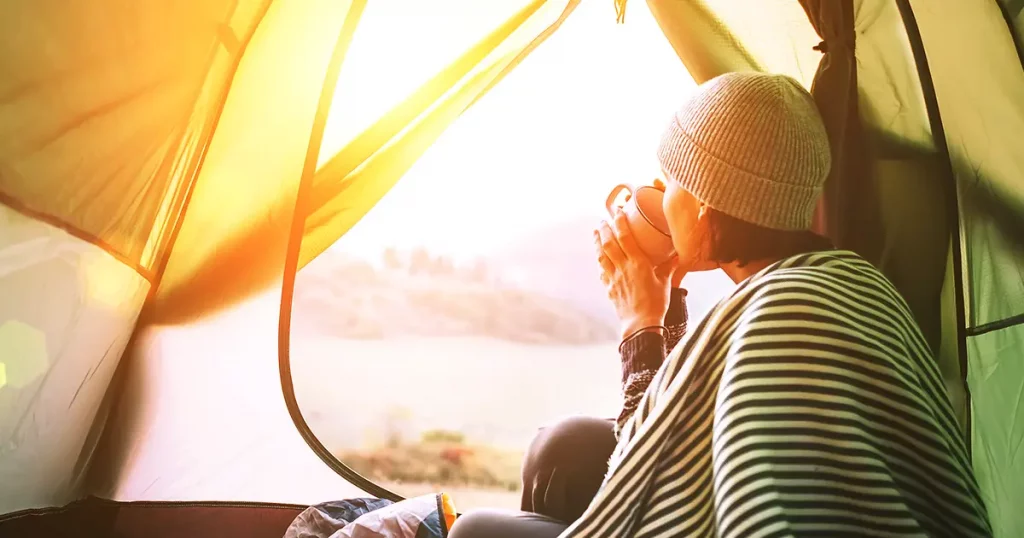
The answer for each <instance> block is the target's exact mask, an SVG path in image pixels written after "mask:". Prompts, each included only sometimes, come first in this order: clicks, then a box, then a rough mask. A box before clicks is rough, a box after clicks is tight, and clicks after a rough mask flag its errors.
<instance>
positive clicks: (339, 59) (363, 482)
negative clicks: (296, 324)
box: [278, 0, 402, 502]
mask: <svg viewBox="0 0 1024 538" xmlns="http://www.w3.org/2000/svg"><path fill="white" fill-rule="evenodd" d="M364 7H366V0H352V3H351V4H350V5H349V9H348V13H346V15H345V22H344V23H342V26H341V30H340V31H339V32H338V41H337V43H336V44H335V46H334V52H333V53H332V55H331V60H330V64H329V65H328V67H327V73H326V75H325V76H324V83H323V89H322V90H321V92H320V102H319V103H318V104H317V110H316V116H315V118H314V120H313V127H312V129H311V130H310V135H309V146H308V147H307V150H306V160H305V163H304V164H303V168H302V176H301V178H300V179H299V185H298V189H297V192H296V199H295V210H294V212H293V214H292V223H291V230H290V232H289V234H290V235H289V240H288V251H287V254H286V257H285V262H284V280H283V282H282V284H281V306H280V317H279V323H278V368H279V370H280V375H281V391H282V393H283V395H284V400H285V405H286V406H287V407H288V414H289V415H290V416H291V418H292V422H293V423H294V424H295V429H297V430H298V431H299V435H301V436H302V439H303V440H304V441H306V444H307V445H309V448H311V449H312V450H313V452H314V453H315V454H316V455H317V457H319V458H320V460H321V461H323V462H324V463H325V464H326V465H327V466H328V467H330V468H331V470H332V471H334V472H335V473H337V474H338V475H340V476H341V477H343V478H344V479H345V480H348V481H349V482H350V483H351V484H352V485H354V486H356V487H358V488H359V489H361V490H363V491H365V492H367V493H369V494H370V495H373V496H375V497H378V498H381V499H387V500H391V501H396V502H397V501H400V500H402V497H401V496H400V495H398V494H397V493H394V492H392V491H389V490H388V489H386V488H384V487H381V486H379V485H377V484H375V483H374V482H373V481H371V480H368V479H367V478H366V477H364V476H362V475H360V474H359V473H357V472H355V471H354V470H352V469H351V468H350V467H349V466H348V465H345V464H344V463H342V462H341V461H340V460H338V458H337V457H335V456H334V454H331V452H330V450H328V449H327V447H325V446H324V445H323V443H321V442H320V440H319V439H318V438H317V436H316V434H314V433H313V431H312V430H311V429H310V427H309V424H307V423H306V419H305V418H304V417H303V416H302V410H301V409H299V404H298V401H297V400H296V398H295V386H294V384H293V383H292V372H291V357H290V351H291V317H292V308H291V307H292V298H293V296H294V293H295V273H296V271H297V270H298V263H299V252H300V245H301V243H302V235H303V231H304V230H305V228H306V214H307V213H308V212H309V205H310V201H311V200H310V193H311V191H312V189H311V187H312V183H313V175H314V174H315V172H316V164H317V160H318V158H319V156H320V145H321V142H322V141H323V135H324V129H325V127H326V126H327V115H328V112H330V109H331V101H332V100H333V97H334V91H335V88H336V87H337V84H338V75H339V74H340V72H341V64H342V63H343V62H344V60H345V53H346V52H347V51H348V47H349V45H350V44H351V42H352V38H353V36H354V34H355V31H356V27H357V26H358V25H359V19H360V17H361V16H362V13H363V8H364Z"/></svg>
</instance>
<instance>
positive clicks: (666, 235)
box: [633, 185, 672, 238]
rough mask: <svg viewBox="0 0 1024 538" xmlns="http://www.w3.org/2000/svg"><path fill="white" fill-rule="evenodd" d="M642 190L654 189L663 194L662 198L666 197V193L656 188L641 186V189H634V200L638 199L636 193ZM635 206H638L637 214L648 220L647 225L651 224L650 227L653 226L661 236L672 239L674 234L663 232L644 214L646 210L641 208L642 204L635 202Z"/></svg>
mask: <svg viewBox="0 0 1024 538" xmlns="http://www.w3.org/2000/svg"><path fill="white" fill-rule="evenodd" d="M640 189H654V190H656V191H658V192H661V193H662V196H664V194H665V193H664V192H663V191H662V190H661V189H656V188H654V187H653V186H651V185H641V186H639V187H636V188H635V189H633V198H634V200H636V198H637V195H636V193H637V192H638V191H640ZM633 205H635V206H636V212H637V213H640V216H641V217H643V218H644V220H646V221H647V224H650V225H651V228H654V230H655V231H657V232H658V233H660V234H661V235H663V236H665V237H668V238H671V237H672V234H671V233H668V232H663V231H662V230H661V228H659V227H658V225H657V224H655V223H654V222H652V221H651V218H650V217H648V216H647V214H646V213H644V210H643V208H642V207H640V204H639V203H638V202H636V201H634V202H633Z"/></svg>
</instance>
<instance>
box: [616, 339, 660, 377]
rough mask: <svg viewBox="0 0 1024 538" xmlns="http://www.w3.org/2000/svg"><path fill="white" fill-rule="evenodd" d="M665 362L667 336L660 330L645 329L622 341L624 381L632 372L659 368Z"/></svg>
mask: <svg viewBox="0 0 1024 538" xmlns="http://www.w3.org/2000/svg"><path fill="white" fill-rule="evenodd" d="M663 362H665V337H664V335H662V334H661V333H660V332H656V331H644V332H641V333H639V334H636V335H634V336H633V337H631V338H630V339H629V340H626V341H625V342H623V343H622V382H623V383H625V382H626V380H627V379H629V376H630V374H634V373H638V372H643V371H645V370H657V369H659V368H661V363H663Z"/></svg>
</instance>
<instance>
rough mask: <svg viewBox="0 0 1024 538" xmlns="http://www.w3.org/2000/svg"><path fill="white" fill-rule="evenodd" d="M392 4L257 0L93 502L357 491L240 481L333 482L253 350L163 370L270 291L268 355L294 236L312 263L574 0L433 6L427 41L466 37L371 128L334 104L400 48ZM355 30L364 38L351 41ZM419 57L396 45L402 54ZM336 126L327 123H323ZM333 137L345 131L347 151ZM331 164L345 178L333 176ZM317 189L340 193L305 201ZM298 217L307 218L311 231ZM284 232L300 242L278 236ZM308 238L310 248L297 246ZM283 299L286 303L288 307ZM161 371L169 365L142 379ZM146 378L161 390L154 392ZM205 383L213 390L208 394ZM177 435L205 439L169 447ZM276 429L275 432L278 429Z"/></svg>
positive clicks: (126, 379)
mask: <svg viewBox="0 0 1024 538" xmlns="http://www.w3.org/2000/svg"><path fill="white" fill-rule="evenodd" d="M405 3H408V0H401V1H392V2H391V3H390V5H389V4H388V2H387V1H382V2H376V3H368V2H363V1H356V0H353V1H352V2H347V3H338V2H330V1H317V2H294V3H293V2H274V3H272V4H271V5H270V8H269V10H268V11H267V13H266V15H265V16H264V17H263V20H262V22H261V24H260V25H259V26H258V28H257V29H256V32H255V33H254V35H253V36H252V38H251V41H250V42H249V44H248V46H247V49H246V53H245V55H244V56H243V58H242V60H241V62H240V64H239V66H238V70H237V73H236V75H235V77H234V81H233V83H232V86H231V90H230V93H229V94H228V97H227V101H226V104H225V106H224V110H223V112H222V114H221V117H220V122H219V126H218V129H217V132H216V133H215V135H214V138H213V140H212V142H211V144H210V147H209V149H208V151H207V154H206V158H205V162H204V165H203V168H202V170H201V172H200V175H199V177H198V179H197V181H196V184H195V186H194V189H193V190H192V193H191V198H190V200H189V201H188V204H187V206H186V211H185V217H184V220H183V223H182V226H181V229H180V232H179V233H178V237H177V240H176V242H175V244H174V248H173V250H172V251H171V255H170V260H169V263H168V265H167V268H166V271H165V272H164V274H163V280H162V281H161V284H160V289H159V290H158V291H157V292H156V294H155V295H154V296H153V297H152V298H151V301H150V303H149V306H148V311H147V312H146V314H145V315H146V317H145V319H144V321H143V322H142V327H141V328H140V329H139V330H138V331H137V334H136V338H135V346H134V347H133V348H132V349H131V351H130V352H129V354H128V360H129V365H128V366H126V367H125V368H124V370H123V372H122V374H123V375H122V380H121V385H122V386H123V392H121V394H120V396H119V397H118V398H116V399H115V401H113V402H111V415H110V418H109V420H108V421H107V422H106V424H105V426H104V427H105V431H104V433H103V436H102V443H101V445H100V447H99V448H98V449H97V451H96V453H97V456H96V462H95V463H94V465H93V469H92V473H91V480H90V486H91V490H92V491H94V492H96V493H97V494H100V495H103V496H106V497H112V498H117V499H138V498H149V499H164V498H175V497H177V498H181V496H183V495H189V496H192V495H200V496H206V497H210V498H219V499H245V498H257V499H261V500H262V499H265V500H280V499H282V498H285V497H283V496H284V495H286V494H287V495H288V497H287V498H288V499H289V500H295V499H302V500H313V501H315V500H316V499H317V498H320V499H322V498H324V496H325V495H330V494H329V493H326V492H328V491H334V492H336V493H334V495H357V494H358V490H355V491H353V490H354V488H353V487H351V486H349V487H348V488H345V489H341V488H339V487H338V486H337V485H336V484H335V483H334V482H330V481H325V477H323V476H321V480H319V481H318V480H312V482H315V484H306V485H304V487H303V488H302V491H301V496H298V497H296V495H297V494H298V493H299V492H288V493H286V492H281V491H277V492H273V491H267V490H266V489H265V488H261V485H260V484H254V483H252V481H253V480H257V477H255V476H251V473H249V474H246V472H245V471H244V470H242V469H238V462H239V457H238V456H237V454H238V453H245V454H248V455H256V454H268V455H269V454H273V455H272V456H270V457H273V458H281V457H284V458H288V459H289V462H290V465H291V466H290V467H288V466H282V467H280V468H281V469H289V468H295V466H299V467H302V468H303V469H306V468H311V469H315V470H316V471H317V472H319V473H321V475H323V474H326V475H328V476H327V477H326V478H333V479H336V480H337V481H341V479H340V477H338V476H335V475H331V474H330V473H329V472H328V473H324V472H323V471H325V470H324V469H323V468H322V466H318V465H317V463H319V462H315V461H314V462H313V463H310V462H309V461H308V460H310V459H314V460H315V458H313V454H311V453H310V452H309V450H308V448H307V447H305V446H302V444H301V439H300V438H299V437H298V436H297V435H295V429H294V426H293V425H292V424H291V423H288V422H287V414H286V413H284V405H283V403H282V402H279V401H278V400H279V399H280V398H279V396H276V395H277V394H279V393H278V392H277V391H278V388H277V387H276V386H275V387H274V388H273V394H270V395H269V396H268V395H267V392H266V390H265V389H266V387H267V382H273V383H277V379H276V371H273V370H269V369H275V370H276V365H275V364H268V363H266V362H265V361H259V360H258V359H259V358H260V357H265V356H266V354H265V353H256V352H255V350H253V349H251V346H249V344H250V342H246V343H245V344H242V343H219V342H211V343H210V353H211V354H213V355H217V357H216V358H203V357H198V358H193V357H189V358H184V357H177V358H176V357H174V356H173V350H174V349H175V346H174V343H173V341H174V339H175V338H176V335H180V334H182V333H190V332H192V331H195V332H197V333H201V334H204V335H206V334H209V331H210V330H212V328H209V327H207V328H204V327H203V326H202V324H198V323H196V324H193V323H190V322H191V320H193V319H194V318H196V317H199V316H206V315H208V314H210V313H212V312H215V311H217V310H219V309H223V308H224V307H225V306H227V305H230V304H231V303H232V302H233V301H240V300H247V299H248V298H250V297H251V296H252V295H253V294H254V293H255V292H261V291H264V290H267V289H269V290H270V293H269V294H268V295H267V296H262V297H260V298H259V299H258V300H259V301H261V304H263V303H262V302H265V303H268V304H271V303H272V305H271V306H272V308H273V310H272V311H269V310H268V311H266V312H264V311H262V310H261V312H263V313H264V314H266V317H261V318H259V319H247V320H246V321H245V323H246V324H247V325H246V326H247V327H248V329H249V330H250V331H252V332H253V333H256V334H259V335H260V338H258V339H257V338H255V337H254V338H253V339H252V341H254V342H260V343H261V344H260V346H266V345H271V346H272V345H274V343H273V339H272V338H273V335H274V328H275V325H276V324H277V314H278V310H277V307H278V304H279V303H280V302H281V292H280V289H281V288H280V283H281V280H282V275H283V273H284V269H285V256H286V253H290V255H291V256H293V258H292V260H293V263H297V262H298V260H299V254H300V253H299V250H298V249H299V248H300V243H299V240H301V241H302V244H301V248H302V249H303V254H302V256H303V258H304V259H303V261H308V259H309V258H311V257H312V256H313V255H315V254H317V253H318V249H319V248H322V247H323V246H326V245H329V244H330V243H332V242H333V241H334V240H336V239H337V237H339V236H340V235H341V234H342V233H344V232H345V231H346V230H347V229H348V227H349V226H351V224H352V223H354V222H355V221H356V220H358V218H359V217H361V216H362V215H363V214H365V212H366V211H368V210H369V209H370V207H372V205H373V204H374V203H375V202H376V201H377V200H378V199H379V197H380V196H382V195H383V193H384V192H386V190H387V189H388V188H389V187H390V186H391V185H393V184H394V182H395V181H396V180H397V179H398V178H399V177H400V175H401V173H402V172H403V171H404V170H405V168H407V167H408V166H409V165H410V164H411V162H412V161H413V160H414V159H415V158H416V157H417V156H418V155H419V154H420V153H422V151H423V150H424V149H425V148H426V147H428V146H429V145H430V143H431V142H432V141H433V140H434V139H435V138H436V137H437V136H438V135H439V134H440V133H441V132H442V131H443V130H444V128H445V127H446V126H447V125H449V124H450V123H451V122H452V121H453V120H454V119H455V118H456V117H458V114H459V113H461V112H462V111H463V110H465V109H466V107H468V106H470V105H471V104H472V103H473V102H474V101H475V100H477V99H478V98H480V97H481V96H482V95H484V93H485V92H486V91H487V90H488V89H490V88H491V87H493V85H494V84H496V83H497V82H498V81H499V80H500V78H501V76H502V75H503V74H505V73H506V72H508V70H509V69H512V68H513V67H514V66H515V65H516V63H517V62H519V61H521V60H522V59H523V58H524V57H525V55H526V54H528V53H529V52H530V51H532V50H533V49H534V48H535V47H536V46H537V45H538V44H539V43H540V42H541V41H542V40H543V39H544V38H545V37H546V36H547V35H549V34H550V33H551V32H552V31H553V30H554V29H555V28H557V25H558V24H560V22H561V21H563V20H564V19H565V18H566V17H567V16H568V15H569V14H570V13H571V12H572V9H573V8H574V7H575V6H576V5H577V4H578V2H577V1H575V0H573V1H566V0H559V1H554V0H546V1H540V0H502V1H501V2H500V6H501V7H500V8H499V9H495V6H493V5H492V6H482V5H479V4H475V5H476V6H478V7H476V8H475V9H477V10H479V11H484V8H485V7H487V8H488V9H487V11H488V12H490V13H492V14H494V13H496V14H497V15H496V16H494V15H492V18H494V19H497V20H494V21H493V24H494V27H493V28H480V27H479V24H478V23H479V18H476V17H474V18H468V17H467V18H462V19H460V18H459V17H453V16H450V15H452V14H453V13H454V14H457V13H459V11H458V10H459V9H461V8H462V7H466V9H474V8H473V7H472V6H469V4H470V3H469V2H466V1H465V0H451V1H449V2H447V3H446V2H438V3H435V4H434V5H432V7H431V9H432V10H433V11H435V12H437V13H438V17H437V19H434V22H436V23H437V26H436V27H434V28H427V30H429V32H427V33H431V32H438V31H450V32H452V33H459V34H460V35H462V36H464V37H465V38H466V39H465V40H460V41H455V42H454V43H452V44H451V46H450V47H448V49H447V50H448V52H449V53H451V54H452V56H451V57H447V58H446V57H440V58H429V60H432V63H433V64H434V65H435V66H436V67H435V69H437V71H435V72H434V73H435V74H437V75H436V76H435V75H434V74H431V72H429V71H428V72H426V73H423V72H420V73H419V76H421V77H422V78H421V79H420V80H416V77H415V76H411V77H409V78H408V79H399V80H398V82H399V83H403V84H407V85H408V87H410V90H411V91H410V93H409V94H407V95H396V96H395V99H394V100H395V101H397V104H394V103H389V102H384V103H383V105H382V106H381V103H372V104H375V105H377V110H379V112H377V114H380V117H379V118H369V120H367V117H366V114H363V115H362V116H358V114H357V113H356V112H357V111H353V110H351V109H352V108H353V107H361V105H360V103H358V102H347V101H346V99H348V98H349V97H347V96H349V95H352V94H356V95H358V93H359V92H356V91H353V88H354V87H355V88H358V87H359V86H360V85H362V86H363V87H364V88H366V90H367V91H372V90H373V89H374V88H375V86H376V85H377V83H378V82H377V81H375V80H374V79H373V78H369V77H368V76H361V77H356V76H354V75H350V74H349V73H358V70H351V71H350V70H349V69H348V67H347V64H348V63H349V62H352V64H353V65H355V64H356V63H357V62H365V61H367V57H371V58H372V55H373V54H374V50H373V47H374V46H377V45H379V43H380V41H381V40H387V39H397V36H395V34H393V33H387V32H388V30H389V23H391V22H394V21H393V20H389V18H390V13H395V7H396V6H397V5H398V4H405ZM374 9H376V10H377V12H376V15H375V14H374V11H373V10H374ZM389 12H390V13H389ZM399 12H400V11H399ZM399 16H400V15H399ZM428 20H429V19H428ZM361 30H367V32H366V33H364V34H360V31H361ZM377 32H384V34H383V35H381V34H378V33H377ZM405 35H406V37H408V35H409V34H405ZM460 43H462V44H460ZM474 43H476V45H474ZM415 44H416V43H415V41H409V42H408V43H407V44H403V45H402V46H404V47H412V46H415ZM467 48H468V51H467V52H463V51H466V49H467ZM453 49H454V50H453ZM380 67H381V68H384V67H386V66H383V65H381V66H380ZM396 69H397V67H396ZM406 74H407V73H404V72H402V73H398V74H397V75H396V76H399V75H401V76H404V75H406ZM335 78H336V81H335ZM423 80H425V82H422V81H423ZM332 87H333V88H332ZM328 107H329V109H330V113H328ZM389 111H390V112H389ZM336 113H338V114H341V115H340V116H335V117H332V115H333V114H336ZM346 114H351V115H346ZM349 118H357V119H359V120H362V121H368V124H369V126H368V127H365V128H361V125H360V121H356V120H353V121H351V122H350V123H349V124H347V125H346V124H344V122H345V121H346V120H348V119H349ZM332 123H338V124H337V125H332ZM339 132H341V133H342V135H338V134H337V133H339ZM345 132H348V133H350V135H349V136H348V138H346V136H344V133H345ZM332 145H333V146H332ZM338 156H341V157H340V158H339V157H338ZM352 156H357V157H358V159H356V160H353V159H352ZM364 161H365V162H364ZM339 163H340V164H343V165H344V166H346V167H350V168H351V170H348V171H345V172H344V173H342V172H340V171H339V170H340V168H339ZM300 186H301V188H302V191H301V192H300ZM317 187H320V188H321V189H324V188H329V189H336V190H337V192H333V191H332V192H331V194H330V195H329V196H325V197H313V196H311V194H314V193H315V192H316V189H317ZM324 192H326V191H324ZM359 193H363V194H359ZM299 196H302V197H304V198H305V199H306V200H307V202H306V203H302V204H298V209H297V211H298V212H297V213H296V206H297V200H298V197H299ZM307 212H312V217H311V218H310V220H309V223H308V224H307V222H306V213H307ZM316 219H325V220H316ZM293 223H295V226H297V228H294V230H297V231H298V235H297V236H295V237H294V238H289V230H293V228H292V225H293ZM290 239H292V241H291V242H289V240H290ZM307 240H308V241H309V243H308V244H309V245H319V247H317V248H311V247H308V246H307ZM293 249H294V250H293ZM293 270H294V268H293ZM284 304H285V305H286V306H289V307H290V304H288V301H285V302H284ZM204 321H205V320H204ZM215 323H216V322H215ZM225 345H226V346H228V349H224V348H223V347H222V346H225ZM246 350H249V351H246ZM256 362H258V364H257V363H256ZM243 365H244V366H243ZM239 367H242V368H245V369H247V371H248V372H247V377H246V379H247V380H249V381H251V383H252V388H251V389H250V388H249V387H235V386H234V384H233V383H234V382H233V381H232V380H229V379H224V378H222V377H218V376H219V375H222V374H224V373H226V372H234V371H236V369H237V368H239ZM162 368H167V369H168V370H167V371H165V372H164V373H163V374H156V373H155V372H159V371H161V369H162ZM197 372H199V373H197ZM154 376H158V377H161V378H162V381H160V382H156V381H155V379H156V378H155V377H154ZM193 377H195V379H193ZM218 381H219V382H220V383H222V384H223V388H221V389H219V390H218V389H217V388H216V387H217V384H218ZM197 385H198V386H202V387H207V389H206V390H203V392H204V394H206V395H207V396H208V397H206V398H204V399H203V401H204V404H203V407H202V409H197V408H193V407H186V406H180V407H179V408H178V409H169V408H168V406H169V405H172V403H171V402H181V401H182V400H183V399H187V397H186V394H185V393H187V392H189V391H192V390H197V389H196V388H195V387H196V386H197ZM182 391H185V392H182ZM252 391H255V392H256V393H257V394H256V395H255V396H254V395H253V394H252ZM251 397H258V399H259V400H260V401H259V402H258V403H257V402H252V403H251V405H252V406H257V405H262V406H267V405H269V404H267V403H265V402H266V400H267V399H268V398H269V399H271V400H272V401H273V406H274V410H273V412H272V413H264V419H263V420H262V421H261V424H260V425H259V427H256V426H250V427H242V426H241V425H238V424H235V421H236V420H237V417H239V416H246V413H247V412H248V409H249V404H248V403H246V402H248V400H249V399H250V398H251ZM196 413H202V416H197V415H196ZM189 417H191V418H189ZM233 417H234V418H233ZM183 424H189V425H190V426H189V430H190V431H197V430H198V431H202V432H203V433H202V435H192V434H189V435H185V434H183V432H182V430H181V428H182V427H183V426H182V425H183ZM282 428H284V432H285V433H287V435H285V434H283V433H280V432H281V429H282ZM271 432H273V433H271ZM296 441H298V442H296ZM253 457H255V456H253ZM292 464H294V465H292ZM225 468H230V469H231V470H230V471H225V470H224V469H225ZM267 472H276V471H274V470H268V471H267ZM172 475H173V479H171V476H172ZM247 476H248V477H249V478H246V477H247ZM153 484H156V485H155V486H154V485H153ZM317 484H319V485H317ZM318 488H319V489H318ZM342 492H343V493H342ZM246 495H248V497H247V496H246Z"/></svg>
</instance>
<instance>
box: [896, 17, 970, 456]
mask: <svg viewBox="0 0 1024 538" xmlns="http://www.w3.org/2000/svg"><path fill="white" fill-rule="evenodd" d="M896 6H897V7H898V8H899V10H900V17H901V18H902V19H903V26H904V29H905V30H906V32H907V39H908V41H909V42H910V48H911V51H912V52H913V54H914V64H915V65H916V66H917V75H918V79H919V80H920V83H921V93H922V94H924V102H925V108H926V110H927V111H928V122H929V124H930V126H931V131H932V138H933V139H934V142H935V149H936V150H937V152H938V153H939V155H940V156H941V157H943V159H942V161H943V163H945V166H944V167H943V170H944V172H945V174H944V175H945V176H946V178H945V180H946V181H945V182H944V187H945V188H946V190H947V196H946V200H947V205H946V210H947V218H948V219H949V223H950V228H951V230H952V237H951V239H952V242H953V286H954V290H955V291H954V293H953V301H954V309H955V316H956V348H957V357H958V358H959V363H960V379H961V382H962V383H963V387H964V406H965V407H966V409H965V413H964V424H963V426H964V432H965V434H964V443H965V445H966V447H967V455H968V457H972V456H971V437H972V422H973V421H972V418H971V414H972V413H971V387H970V385H969V384H968V382H967V367H968V364H967V314H966V307H965V300H966V293H965V291H964V267H963V263H964V261H963V260H964V257H963V252H964V251H963V241H962V237H961V232H962V224H961V222H960V202H959V196H958V192H957V191H958V189H957V184H956V173H955V172H954V170H953V162H952V160H951V158H950V155H949V146H948V145H947V143H946V132H945V129H944V128H943V126H942V116H941V114H940V112H939V101H938V98H937V97H936V95H935V84H934V82H933V81H932V75H931V70H930V69H929V67H928V57H927V55H926V54H925V50H924V42H923V40H922V39H921V31H920V29H919V28H918V26H917V18H915V17H914V10H913V9H912V8H911V6H910V0H896Z"/></svg>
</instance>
